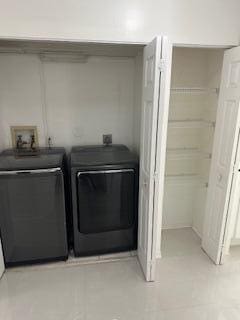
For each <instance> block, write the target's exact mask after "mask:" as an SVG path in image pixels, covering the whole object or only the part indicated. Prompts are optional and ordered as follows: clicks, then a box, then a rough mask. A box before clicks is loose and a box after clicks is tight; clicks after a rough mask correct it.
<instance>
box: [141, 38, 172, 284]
mask: <svg viewBox="0 0 240 320" xmlns="http://www.w3.org/2000/svg"><path fill="white" fill-rule="evenodd" d="M165 55H167V57H165ZM170 55H171V46H170V45H169V42H168V41H167V39H165V38H163V39H161V38H156V39H154V40H153V41H152V42H151V43H150V44H149V45H147V46H146V47H145V49H144V58H143V62H144V66H143V96H142V123H141V143H140V185H139V232H138V258H139V261H140V264H141V266H142V269H143V272H144V275H145V277H146V280H147V281H154V277H155V264H156V245H157V241H158V240H159V241H160V238H159V237H158V232H160V225H159V222H160V220H159V218H158V216H159V215H161V206H162V199H161V198H159V197H158V194H159V192H162V189H161V188H163V180H164V169H165V168H164V164H165V151H166V131H167V117H168V102H169V101H168V100H169V91H170V73H171V70H170V69H171V63H169V62H170V61H171V59H170ZM163 58H165V59H164V68H161V61H162V59H163ZM168 58H169V59H168ZM161 144H162V146H163V148H161ZM158 170H161V172H159V171H158ZM162 172H163V173H162ZM160 180H161V181H160ZM159 203H160V205H159Z"/></svg>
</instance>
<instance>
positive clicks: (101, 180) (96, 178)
mask: <svg viewBox="0 0 240 320" xmlns="http://www.w3.org/2000/svg"><path fill="white" fill-rule="evenodd" d="M70 159H71V160H70V166H71V183H72V211H73V231H74V237H73V247H74V253H75V255H76V256H86V255H93V254H103V253H111V252H119V251H125V250H133V249H136V247H137V215H138V159H137V157H136V156H135V155H134V154H133V153H131V152H130V151H129V149H128V148H127V147H126V146H123V145H110V146H80V147H73V148H72V152H71V155H70Z"/></svg>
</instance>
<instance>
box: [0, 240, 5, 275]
mask: <svg viewBox="0 0 240 320" xmlns="http://www.w3.org/2000/svg"><path fill="white" fill-rule="evenodd" d="M4 270H5V266H4V260H3V252H2V243H1V239H0V278H1V276H2V275H3V272H4Z"/></svg>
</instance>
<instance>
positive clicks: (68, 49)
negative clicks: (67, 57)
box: [0, 40, 144, 57]
mask: <svg viewBox="0 0 240 320" xmlns="http://www.w3.org/2000/svg"><path fill="white" fill-rule="evenodd" d="M143 47H144V46H143V45H141V44H128V43H111V44H109V43H104V42H99V43H98V42H77V41H71V42H69V41H42V40H37V41H36V40H34V41H33V40H0V53H1V52H2V53H47V52H54V53H55V52H58V53H75V54H80V55H89V56H109V57H135V56H137V55H138V54H139V52H141V51H142V49H143Z"/></svg>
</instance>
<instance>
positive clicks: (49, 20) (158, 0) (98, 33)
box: [0, 0, 240, 45]
mask: <svg viewBox="0 0 240 320" xmlns="http://www.w3.org/2000/svg"><path fill="white" fill-rule="evenodd" d="M0 8H1V10H0V37H40V38H41V37H42V38H59V39H92V40H114V41H121V40H122V41H147V42H148V41H150V40H151V39H152V38H153V37H154V36H155V35H156V34H166V35H168V36H170V38H171V39H172V40H173V41H174V42H177V43H190V44H204V45H207V44H209V45H228V44H229V45H236V44H238V43H239V34H240V19H239V12H240V1H239V0H221V1H219V0H202V1H198V0H181V1H179V0H168V1H165V0H141V1H140V0H132V1H128V0H122V1H113V0H104V1H103V0H102V1H101V0H61V1H58V0H50V1H49V0H42V1H37V0H22V1H13V0H0Z"/></svg>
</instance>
